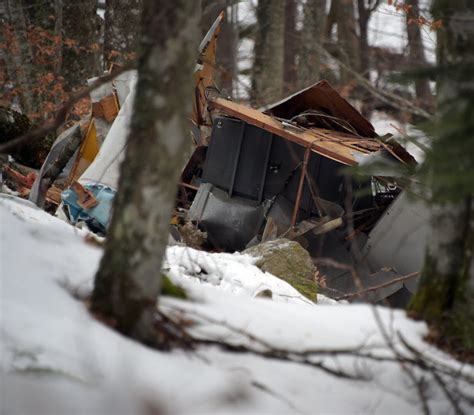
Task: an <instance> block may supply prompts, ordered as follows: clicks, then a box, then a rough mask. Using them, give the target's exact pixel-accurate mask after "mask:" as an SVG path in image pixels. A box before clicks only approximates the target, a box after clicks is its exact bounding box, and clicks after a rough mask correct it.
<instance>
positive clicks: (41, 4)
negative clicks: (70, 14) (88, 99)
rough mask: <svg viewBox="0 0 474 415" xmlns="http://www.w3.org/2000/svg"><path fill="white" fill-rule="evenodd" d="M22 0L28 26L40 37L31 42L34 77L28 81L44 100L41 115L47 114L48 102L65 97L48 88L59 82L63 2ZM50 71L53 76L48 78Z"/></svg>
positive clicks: (55, 101)
mask: <svg viewBox="0 0 474 415" xmlns="http://www.w3.org/2000/svg"><path fill="white" fill-rule="evenodd" d="M23 1H24V4H25V13H26V18H27V26H28V27H29V28H30V30H32V31H34V32H36V33H37V35H36V36H35V37H38V38H41V39H42V41H38V42H37V43H36V44H35V43H34V44H32V45H31V48H32V51H33V57H34V60H35V62H34V76H35V80H31V82H32V83H33V86H34V88H35V89H36V90H37V91H38V92H37V94H38V97H39V99H40V101H41V103H42V104H43V105H42V106H43V111H42V112H43V116H44V115H47V114H48V111H44V108H48V106H49V105H48V104H49V103H55V104H57V105H58V104H60V103H61V98H64V97H61V94H60V93H59V92H54V93H52V92H51V91H52V90H54V87H55V86H56V85H57V84H58V83H61V81H60V80H61V68H62V46H63V44H62V7H63V4H62V3H63V2H62V0H23ZM51 74H52V75H53V79H51V78H50V75H51ZM46 80H47V81H46ZM59 90H60V89H59ZM56 91H58V90H56Z"/></svg>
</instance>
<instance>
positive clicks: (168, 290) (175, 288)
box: [161, 275, 187, 300]
mask: <svg viewBox="0 0 474 415" xmlns="http://www.w3.org/2000/svg"><path fill="white" fill-rule="evenodd" d="M161 295H166V296H169V297H175V298H181V299H183V300H185V299H186V298H187V295H186V291H184V289H183V288H182V287H180V286H179V285H176V284H175V283H174V282H173V281H171V279H170V278H169V277H167V276H166V275H163V276H162V281H161Z"/></svg>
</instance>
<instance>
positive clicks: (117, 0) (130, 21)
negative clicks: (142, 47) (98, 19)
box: [104, 0, 142, 69]
mask: <svg viewBox="0 0 474 415" xmlns="http://www.w3.org/2000/svg"><path fill="white" fill-rule="evenodd" d="M141 8H142V0H129V1H123V0H107V1H106V3H105V30H104V64H105V69H108V68H109V67H110V65H111V64H112V63H116V64H119V65H123V64H124V63H126V62H127V61H130V60H132V59H134V57H135V55H136V51H137V45H138V37H139V28H140V16H141Z"/></svg>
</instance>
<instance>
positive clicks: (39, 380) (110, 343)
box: [0, 195, 474, 414]
mask: <svg viewBox="0 0 474 415" xmlns="http://www.w3.org/2000/svg"><path fill="white" fill-rule="evenodd" d="M0 224H1V225H0V244H1V245H0V255H1V258H0V261H1V262H0V272H1V286H0V288H1V295H0V300H1V328H2V335H1V338H0V356H1V357H0V362H1V389H2V395H3V397H2V399H1V404H0V409H1V411H0V412H1V413H2V414H3V413H5V414H13V413H22V414H40V413H44V414H59V413H68V414H72V413H87V414H105V413H121V414H122V413H123V414H132V413H134V414H139V413H143V414H145V413H146V414H158V413H173V414H174V413H182V414H186V413H226V414H241V413H259V414H261V413H316V412H317V413H338V414H342V413H344V414H347V413H364V414H371V413H383V414H389V413H394V414H395V413H396V414H408V413H422V412H423V403H424V404H425V408H424V410H425V412H426V407H427V408H428V409H429V410H430V411H431V412H432V413H451V412H454V408H453V403H452V402H451V401H450V399H449V398H448V395H447V394H446V392H445V391H443V388H442V387H440V384H438V383H436V381H435V378H434V375H433V373H432V372H430V371H425V370H422V369H421V368H420V367H417V366H416V365H414V366H410V364H409V363H405V364H404V365H403V367H402V366H401V365H400V363H399V362H397V359H398V358H400V356H401V357H402V360H403V358H404V357H406V358H407V359H408V360H410V359H411V358H412V357H413V356H414V353H415V355H416V357H417V358H419V357H420V356H423V357H424V358H426V359H427V361H429V362H433V364H436V365H441V367H443V368H445V369H449V370H452V371H453V373H454V372H455V373H457V374H458V375H461V374H463V375H467V376H470V377H471V378H473V377H474V370H473V367H472V366H465V365H464V366H463V365H461V364H460V363H458V362H457V361H455V360H453V359H452V358H451V357H449V356H448V355H446V354H444V353H443V352H441V351H439V350H438V349H436V348H435V347H433V346H431V345H430V344H428V343H426V342H425V341H424V340H423V337H424V336H425V335H426V334H427V328H426V326H425V324H424V323H421V322H415V321H413V320H410V319H409V318H408V317H407V316H406V314H405V312H403V311H400V310H391V309H388V308H385V307H373V306H370V305H364V304H357V305H355V304H353V305H351V304H347V303H336V302H334V301H332V300H329V299H326V298H325V297H322V296H320V297H319V298H318V300H319V303H318V304H317V305H316V304H313V303H311V302H310V301H309V300H307V299H306V298H305V297H303V296H301V295H300V294H299V293H298V292H296V291H295V290H294V289H293V288H292V287H291V286H289V285H288V284H286V283H285V282H283V281H281V280H279V279H278V278H276V277H274V276H272V275H270V274H267V273H263V272H262V271H260V270H259V269H258V268H257V267H256V266H254V265H253V261H255V260H254V259H252V258H250V257H248V256H244V255H240V254H210V253H204V252H199V251H195V250H193V249H190V248H186V247H183V246H172V247H169V248H168V252H167V260H166V263H165V266H164V271H165V273H166V274H168V275H169V277H170V278H171V279H172V280H173V281H174V282H175V283H177V284H180V285H182V286H183V287H184V288H185V290H186V292H187V294H188V299H187V300H179V299H176V298H171V297H161V298H160V309H161V311H162V312H163V313H166V314H167V315H168V316H170V317H172V318H174V319H179V320H180V321H181V322H186V325H187V327H188V330H189V332H190V333H191V334H192V335H193V336H194V337H196V338H200V339H211V340H212V342H213V343H214V345H212V346H211V345H200V346H197V347H196V349H195V350H193V351H184V350H176V349H175V350H173V351H172V352H160V351H156V350H153V349H150V348H147V347H144V346H142V345H140V344H138V343H136V342H134V341H131V340H129V339H127V338H125V337H123V336H121V335H120V334H118V333H117V332H115V331H113V330H112V329H111V328H109V327H107V326H105V325H104V324H102V323H101V322H99V321H97V320H96V319H95V318H94V317H93V316H92V315H91V314H90V313H89V311H88V309H87V300H86V299H87V296H88V295H89V294H90V292H91V290H92V287H93V278H94V273H95V271H96V269H97V267H98V263H99V260H100V257H101V255H102V249H101V248H100V247H99V246H97V245H96V244H94V243H91V237H90V234H89V232H88V231H86V230H79V229H77V228H74V227H72V226H71V225H69V224H67V223H65V222H63V221H61V220H59V219H57V218H55V217H53V216H51V215H49V214H47V213H45V212H44V211H42V210H40V209H38V208H36V207H35V206H33V205H32V204H30V203H29V202H26V201H24V200H21V199H18V198H15V197H12V196H5V195H0ZM264 290H271V291H272V293H273V296H272V299H268V298H255V296H256V295H258V294H259V293H261V292H262V291H264ZM183 324H184V323H183ZM219 343H220V345H219ZM413 350H418V352H414V351H413ZM236 351H240V352H239V353H237V352H236ZM311 351H313V352H314V353H313V352H311ZM336 351H337V352H336ZM417 353H421V355H418V354H417ZM361 355H364V356H366V357H363V356H361ZM367 356H371V357H367ZM443 376H444V375H443ZM445 380H446V382H449V385H450V387H451V388H452V387H453V385H454V386H455V391H458V392H459V393H462V392H466V393H467V391H469V390H471V389H470V387H472V385H468V383H466V382H464V381H462V380H461V379H460V377H459V376H457V377H453V376H450V375H446V377H445ZM420 385H421V386H420ZM471 392H472V391H471ZM420 393H421V394H420ZM458 404H459V405H460V408H461V409H464V410H466V412H469V410H468V409H467V408H465V407H463V405H464V404H463V403H462V402H461V401H459V403H458Z"/></svg>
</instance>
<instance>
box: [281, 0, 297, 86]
mask: <svg viewBox="0 0 474 415" xmlns="http://www.w3.org/2000/svg"><path fill="white" fill-rule="evenodd" d="M297 5H298V0H285V30H284V39H283V41H284V49H285V50H284V63H283V88H284V92H285V93H289V92H292V91H294V90H295V89H296V87H297V80H298V72H297V61H296V57H297V52H298V45H299V43H300V42H299V38H298V32H297V30H296V16H297Z"/></svg>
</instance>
